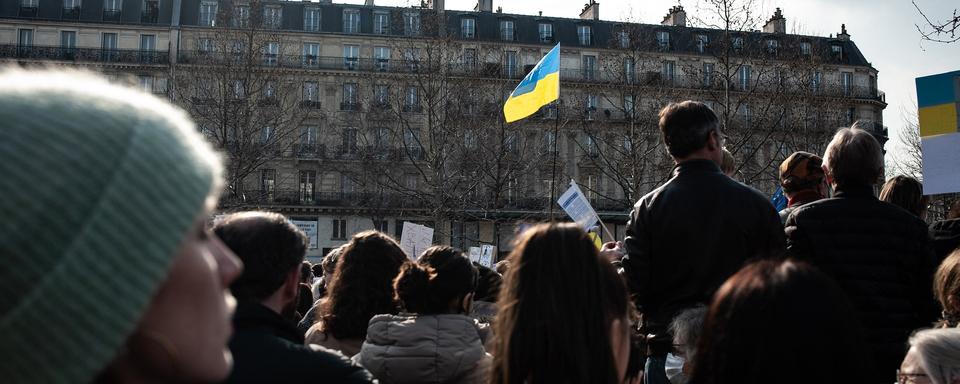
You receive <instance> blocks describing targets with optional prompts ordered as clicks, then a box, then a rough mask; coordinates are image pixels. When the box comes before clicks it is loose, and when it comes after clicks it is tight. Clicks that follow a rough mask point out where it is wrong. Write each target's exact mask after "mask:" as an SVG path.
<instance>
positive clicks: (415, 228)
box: [400, 221, 433, 260]
mask: <svg viewBox="0 0 960 384" xmlns="http://www.w3.org/2000/svg"><path fill="white" fill-rule="evenodd" d="M431 245H433V228H430V227H427V226H423V225H420V224H414V223H411V222H409V221H404V222H403V233H401V234H400V249H402V250H403V252H404V253H406V254H407V257H409V258H410V259H411V260H416V259H417V257H420V254H421V253H423V251H425V250H426V249H427V248H430V246H431Z"/></svg>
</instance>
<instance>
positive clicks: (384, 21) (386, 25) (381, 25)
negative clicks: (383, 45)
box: [373, 12, 390, 35]
mask: <svg viewBox="0 0 960 384" xmlns="http://www.w3.org/2000/svg"><path fill="white" fill-rule="evenodd" d="M389 30H390V15H389V14H388V13H386V12H374V13H373V33H374V34H377V35H386V34H387V32H388V31H389Z"/></svg>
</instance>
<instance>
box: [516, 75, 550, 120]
mask: <svg viewBox="0 0 960 384" xmlns="http://www.w3.org/2000/svg"><path fill="white" fill-rule="evenodd" d="M559 96H560V73H558V72H554V73H551V74H548V75H546V76H544V77H543V79H541V80H540V81H538V82H537V86H536V88H534V89H533V90H532V91H530V92H527V93H524V94H522V95H520V96H516V97H513V96H511V97H510V98H509V99H507V102H506V103H504V105H503V115H504V117H505V118H506V119H507V122H508V123H510V122H514V121H517V120H520V119H522V118H524V117H527V116H530V115H532V114H534V113H536V112H537V111H538V110H540V107H542V106H544V105H545V104H547V103H550V102H551V101H554V100H556V99H557V98H558V97H559Z"/></svg>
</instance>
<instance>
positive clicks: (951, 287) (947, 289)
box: [933, 250, 960, 327]
mask: <svg viewBox="0 0 960 384" xmlns="http://www.w3.org/2000/svg"><path fill="white" fill-rule="evenodd" d="M933 295H934V296H935V297H936V298H937V301H939V302H940V308H942V309H943V319H942V320H943V323H944V324H942V325H944V326H948V327H956V326H957V325H958V322H960V250H955V251H953V252H952V253H950V255H949V256H947V257H946V258H945V259H943V262H941V263H940V267H938V268H937V272H936V273H935V274H934V275H933Z"/></svg>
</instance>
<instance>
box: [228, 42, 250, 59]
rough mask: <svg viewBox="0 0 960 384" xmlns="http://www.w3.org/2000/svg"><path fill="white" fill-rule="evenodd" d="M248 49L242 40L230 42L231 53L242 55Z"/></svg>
mask: <svg viewBox="0 0 960 384" xmlns="http://www.w3.org/2000/svg"><path fill="white" fill-rule="evenodd" d="M246 50H247V45H246V44H244V42H243V41H242V40H233V41H231V42H230V53H233V54H234V56H240V55H241V54H243V53H244V52H246Z"/></svg>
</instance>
